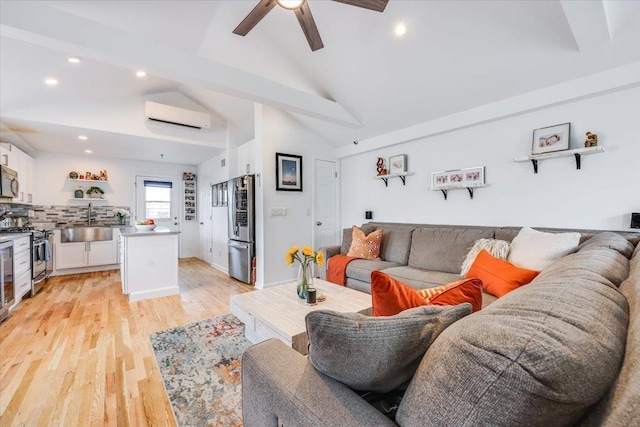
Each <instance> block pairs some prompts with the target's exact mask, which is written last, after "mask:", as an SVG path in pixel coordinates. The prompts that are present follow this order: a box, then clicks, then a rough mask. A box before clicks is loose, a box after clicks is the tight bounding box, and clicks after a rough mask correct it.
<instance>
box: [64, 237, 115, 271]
mask: <svg viewBox="0 0 640 427" xmlns="http://www.w3.org/2000/svg"><path fill="white" fill-rule="evenodd" d="M55 258H56V269H57V270H64V269H66V268H80V267H92V266H98V265H109V264H117V263H118V244H117V241H116V240H115V239H114V240H105V241H101V242H75V243H56V257H55Z"/></svg>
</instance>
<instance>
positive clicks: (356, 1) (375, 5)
mask: <svg viewBox="0 0 640 427" xmlns="http://www.w3.org/2000/svg"><path fill="white" fill-rule="evenodd" d="M334 1H337V2H338V3H344V4H350V5H351V6H358V7H363V8H365V9H370V10H375V11H376V12H384V8H385V7H387V3H389V0H334Z"/></svg>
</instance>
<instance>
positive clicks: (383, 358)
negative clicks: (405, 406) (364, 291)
mask: <svg viewBox="0 0 640 427" xmlns="http://www.w3.org/2000/svg"><path fill="white" fill-rule="evenodd" d="M469 313H471V307H470V306H469V305H468V304H464V305H459V306H455V307H418V308H415V309H413V310H407V311H405V312H403V313H401V314H399V315H397V316H391V317H370V316H365V315H362V314H358V313H337V312H333V311H328V310H318V311H313V312H311V313H309V314H307V316H306V318H305V320H306V324H307V333H308V335H309V361H310V362H311V363H312V364H313V366H314V367H315V368H316V369H317V370H318V371H320V372H322V373H323V374H325V375H328V376H330V377H331V378H334V379H336V380H338V381H340V382H341V383H343V384H345V385H347V386H349V387H351V388H352V389H355V390H367V391H374V392H381V393H384V392H388V391H391V390H393V389H395V388H397V387H399V386H401V385H402V384H403V383H406V382H407V381H408V380H409V379H411V377H412V376H413V374H414V372H415V370H416V368H417V367H418V364H419V363H420V360H421V359H422V356H423V355H424V353H425V351H427V348H428V347H429V346H430V345H431V343H432V342H433V341H434V340H435V339H436V337H437V336H438V335H439V334H440V333H441V332H442V331H443V330H444V329H445V328H447V327H448V326H449V325H451V324H452V323H454V322H455V321H456V320H458V319H460V318H462V317H464V316H466V315H468V314H469Z"/></svg>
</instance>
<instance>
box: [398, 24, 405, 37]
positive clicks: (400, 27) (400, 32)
mask: <svg viewBox="0 0 640 427" xmlns="http://www.w3.org/2000/svg"><path fill="white" fill-rule="evenodd" d="M406 32H407V26H406V25H404V24H398V25H396V36H398V37H402V36H404V35H405V33H406Z"/></svg>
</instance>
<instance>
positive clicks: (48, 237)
mask: <svg viewBox="0 0 640 427" xmlns="http://www.w3.org/2000/svg"><path fill="white" fill-rule="evenodd" d="M53 233H54V232H53V230H34V231H33V238H32V243H31V273H32V280H31V296H34V295H35V294H36V293H38V291H40V289H42V287H43V286H44V284H45V282H46V280H47V278H48V277H49V276H51V273H52V272H53Z"/></svg>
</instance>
